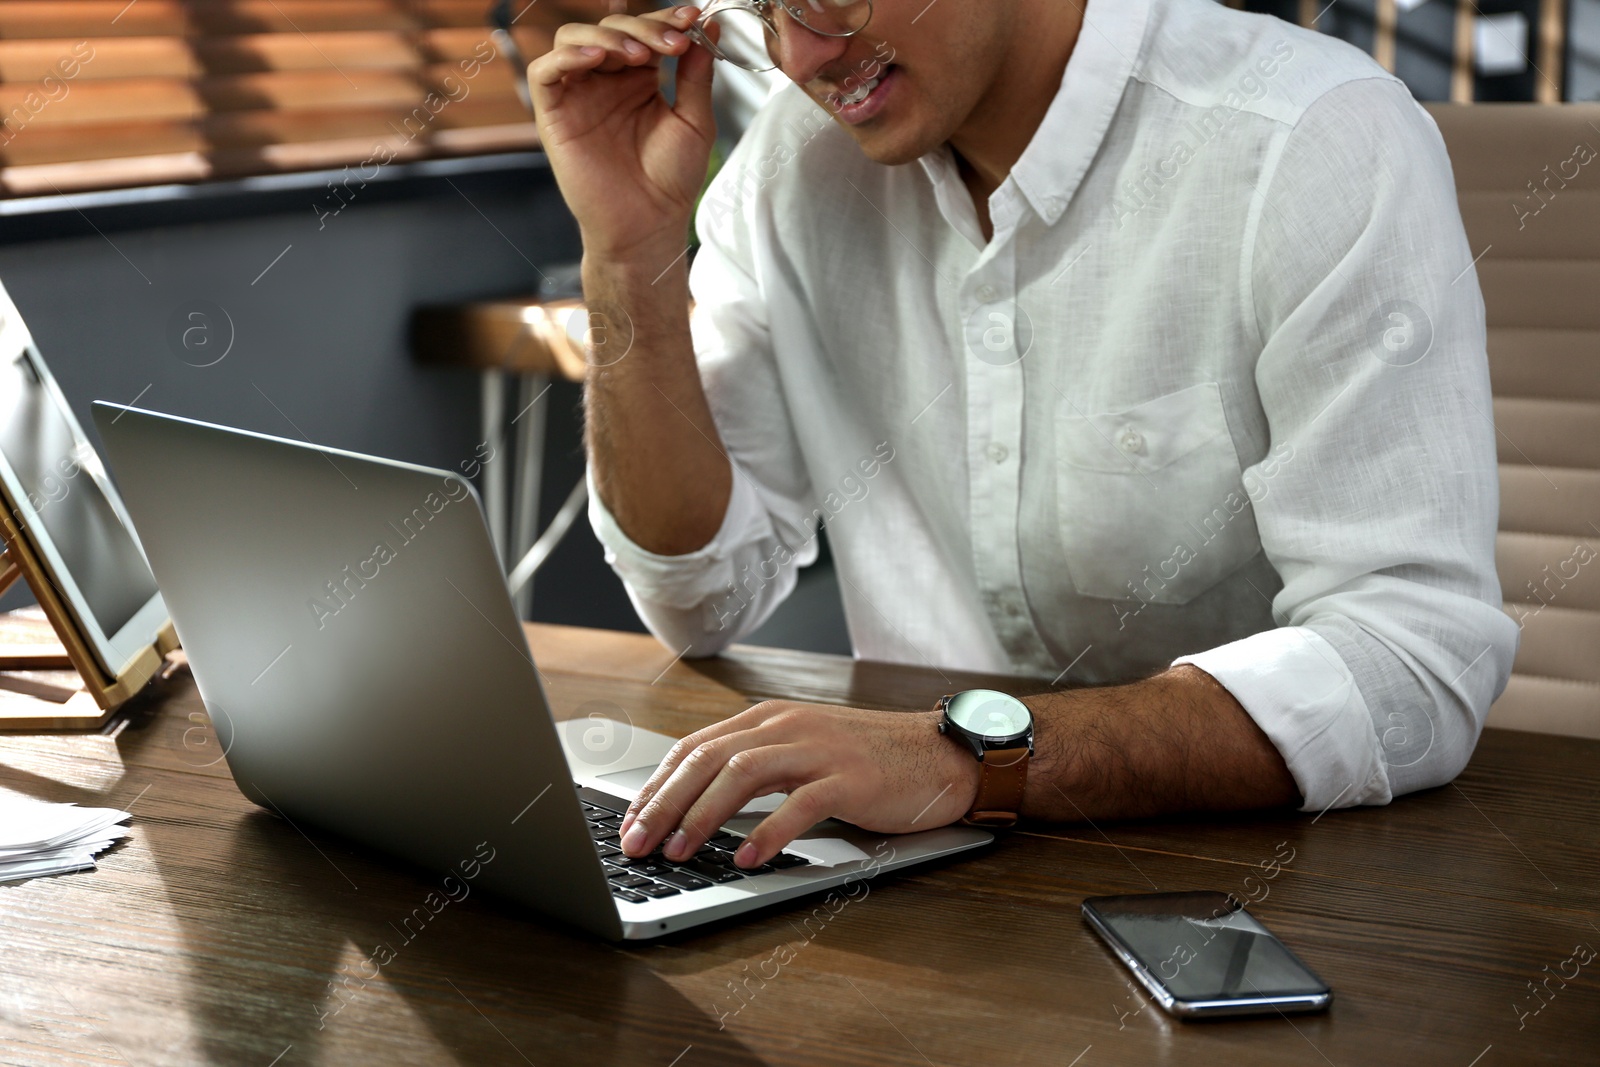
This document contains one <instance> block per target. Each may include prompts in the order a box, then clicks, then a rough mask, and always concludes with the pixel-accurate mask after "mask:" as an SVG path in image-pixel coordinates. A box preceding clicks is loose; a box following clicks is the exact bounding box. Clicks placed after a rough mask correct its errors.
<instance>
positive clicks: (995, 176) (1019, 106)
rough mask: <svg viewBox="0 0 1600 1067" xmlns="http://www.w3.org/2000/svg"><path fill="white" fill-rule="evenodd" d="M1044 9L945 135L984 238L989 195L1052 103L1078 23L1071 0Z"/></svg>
mask: <svg viewBox="0 0 1600 1067" xmlns="http://www.w3.org/2000/svg"><path fill="white" fill-rule="evenodd" d="M1050 10H1051V14H1050V15H1049V16H1045V17H1041V18H1038V19H1030V20H1029V25H1028V32H1027V33H1019V34H1018V35H1017V40H1016V42H1015V44H1014V46H1013V52H1012V55H1011V56H1010V58H1009V60H1008V62H1007V63H1006V65H1005V68H1004V69H1003V70H1002V72H1001V74H1000V76H999V77H998V78H997V79H996V80H995V83H994V84H993V85H992V86H991V87H990V89H989V91H988V92H987V93H985V94H984V96H983V99H982V100H980V101H979V102H978V106H977V107H975V108H974V109H973V110H972V114H971V115H969V116H968V117H967V121H966V122H965V123H964V124H963V125H962V126H961V128H960V129H958V130H957V131H956V132H955V133H954V134H953V135H952V136H951V137H950V147H951V148H952V149H954V151H955V155H956V166H957V168H958V170H959V171H960V173H961V179H962V181H964V182H965V183H966V186H967V190H968V192H970V193H971V194H972V203H973V206H974V207H975V208H976V209H977V212H978V221H979V223H980V224H981V225H982V227H983V236H984V238H985V240H988V239H991V238H993V237H994V227H993V225H992V224H991V223H990V221H989V197H990V195H991V194H993V193H994V191H995V190H996V189H998V188H1000V183H1001V182H1004V181H1005V180H1006V176H1007V175H1009V174H1010V173H1011V168H1012V167H1014V166H1016V164H1017V160H1019V159H1021V158H1022V153H1023V151H1024V150H1025V149H1026V148H1027V147H1028V144H1029V142H1031V141H1032V140H1033V137H1034V135H1035V134H1036V133H1037V132H1038V130H1039V126H1040V124H1041V123H1043V122H1044V117H1045V114H1046V113H1047V112H1048V111H1049V110H1050V105H1051V104H1052V103H1054V102H1055V98H1056V94H1057V93H1058V92H1059V91H1060V89H1061V79H1062V76H1063V75H1064V74H1065V73H1066V69H1067V60H1068V59H1070V58H1071V57H1072V51H1073V49H1074V48H1075V47H1076V46H1077V43H1078V31H1079V30H1080V29H1081V28H1082V26H1083V9H1082V7H1080V6H1079V5H1078V3H1076V2H1075V0H1069V2H1067V3H1061V4H1059V6H1057V3H1056V2H1053V3H1052V5H1051V8H1050Z"/></svg>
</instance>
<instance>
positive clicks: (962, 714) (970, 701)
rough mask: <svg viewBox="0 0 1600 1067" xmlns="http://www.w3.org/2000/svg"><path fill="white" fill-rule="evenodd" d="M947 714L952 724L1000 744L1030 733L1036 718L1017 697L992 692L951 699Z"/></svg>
mask: <svg viewBox="0 0 1600 1067" xmlns="http://www.w3.org/2000/svg"><path fill="white" fill-rule="evenodd" d="M945 714H946V715H948V716H949V718H950V721H951V722H953V723H955V724H956V725H957V726H959V727H961V728H962V729H963V730H966V731H967V732H968V733H973V734H977V735H978V736H980V737H982V738H984V739H985V740H987V741H999V740H1002V739H1005V738H1010V737H1017V736H1019V735H1021V734H1025V733H1027V732H1028V729H1029V728H1030V727H1031V726H1032V725H1033V716H1032V715H1031V714H1029V712H1028V706H1027V705H1026V704H1024V703H1023V702H1022V701H1020V700H1018V699H1017V698H1016V697H1014V696H1007V695H1006V694H1005V693H998V692H996V691H995V690H993V689H968V690H967V691H966V692H964V693H957V694H956V695H955V696H953V697H951V698H950V703H949V706H948V707H947V708H946V709H945Z"/></svg>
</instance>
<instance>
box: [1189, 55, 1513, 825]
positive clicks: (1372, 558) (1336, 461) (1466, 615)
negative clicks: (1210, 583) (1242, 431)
mask: <svg viewBox="0 0 1600 1067" xmlns="http://www.w3.org/2000/svg"><path fill="white" fill-rule="evenodd" d="M1252 219H1253V222H1252V232H1250V233H1248V234H1247V235H1246V241H1245V243H1244V250H1245V255H1246V257H1247V260H1246V262H1245V264H1244V267H1243V269H1242V271H1241V278H1243V279H1244V280H1245V281H1244V284H1246V285H1247V286H1248V287H1249V288H1250V290H1251V291H1250V293H1249V294H1248V297H1249V303H1248V304H1247V306H1252V307H1253V308H1254V309H1255V313H1256V319H1257V323H1256V325H1257V329H1258V331H1259V334H1260V337H1261V339H1262V347H1261V354H1260V358H1259V361H1258V363H1257V366H1256V385H1257V389H1258V392H1259V395H1260V399H1261V404H1262V408H1263V410H1264V411H1265V413H1266V416H1267V420H1268V423H1269V426H1270V430H1271V436H1272V440H1273V442H1274V448H1273V449H1272V451H1271V452H1270V453H1269V455H1270V456H1271V457H1272V458H1271V462H1270V465H1269V464H1267V463H1266V462H1264V463H1262V464H1258V465H1256V466H1255V467H1252V468H1249V469H1247V470H1246V471H1245V477H1246V480H1247V483H1248V482H1251V481H1252V480H1253V481H1254V484H1255V485H1257V486H1259V487H1261V488H1260V490H1259V491H1257V492H1256V493H1253V494H1252V495H1253V496H1254V497H1255V515H1256V522H1257V525H1258V528H1259V530H1260V535H1261V543H1262V547H1263V549H1264V551H1265V552H1266V555H1267V557H1268V559H1269V560H1270V561H1271V563H1272V564H1273V566H1274V568H1275V569H1276V570H1277V571H1278V573H1279V575H1280V577H1281V578H1282V580H1283V588H1282V589H1281V590H1280V591H1279V592H1278V593H1277V595H1276V596H1275V597H1274V598H1273V613H1274V614H1273V617H1274V619H1275V620H1276V621H1277V622H1278V624H1279V626H1278V628H1277V629H1273V630H1268V631H1264V632H1261V633H1257V634H1255V635H1253V636H1250V637H1247V638H1244V639H1242V640H1238V641H1234V642H1232V643H1230V644H1226V645H1222V646H1220V647H1217V648H1213V649H1210V650H1208V651H1204V652H1201V653H1199V654H1196V655H1189V656H1183V657H1181V658H1179V659H1177V660H1175V661H1174V662H1175V663H1192V664H1194V665H1195V666H1197V667H1199V668H1201V669H1202V670H1204V671H1206V672H1207V673H1208V674H1210V675H1212V676H1213V677H1215V678H1216V679H1217V680H1218V681H1219V682H1220V683H1221V684H1222V685H1223V686H1224V687H1225V688H1227V689H1228V691H1229V692H1230V693H1232V694H1233V696H1234V697H1235V698H1236V699H1237V700H1238V701H1239V703H1240V704H1241V705H1242V706H1243V707H1244V709H1245V710H1246V712H1248V713H1249V714H1250V716H1251V718H1252V719H1254V721H1255V722H1256V723H1257V725H1259V726H1260V727H1261V729H1262V730H1263V732H1265V733H1266V735H1267V736H1268V737H1269V738H1270V739H1271V740H1272V742H1273V744H1274V745H1275V746H1276V747H1277V748H1278V750H1279V752H1280V753H1281V754H1282V755H1283V758H1284V760H1285V762H1286V763H1287V765H1288V768H1289V770H1290V772H1291V774H1292V775H1293V776H1294V779H1295V781H1296V782H1297V783H1298V785H1299V787H1300V791H1301V794H1302V796H1303V798H1304V807H1305V809H1306V810H1309V811H1320V810H1324V809H1326V808H1329V807H1333V806H1349V805H1355V804H1382V803H1386V802H1388V801H1389V800H1390V799H1391V798H1392V797H1393V796H1396V795H1399V794H1401V793H1406V792H1409V791H1412V790H1417V789H1423V788H1427V787H1429V786H1436V785H1441V784H1443V783H1445V782H1448V781H1450V780H1451V779H1452V778H1454V777H1455V775H1456V774H1458V773H1459V772H1460V770H1461V769H1462V767H1464V766H1465V765H1466V762H1467V760H1468V759H1469V758H1470V756H1471V754H1472V750H1473V748H1474V746H1475V745H1476V743H1477V739H1478V735H1479V733H1480V731H1481V730H1482V726H1483V721H1484V718H1485V717H1486V716H1487V714H1488V710H1489V705H1490V704H1491V703H1492V702H1493V700H1494V699H1495V698H1496V697H1497V696H1498V695H1499V694H1500V692H1501V690H1503V689H1504V688H1505V684H1506V679H1507V677H1508V675H1509V673H1510V670H1511V661H1512V658H1513V656H1514V655H1515V653H1516V648H1517V636H1518V630H1517V627H1516V624H1515V623H1514V622H1513V621H1512V620H1511V619H1510V618H1509V617H1508V616H1507V615H1506V614H1505V613H1504V612H1503V611H1502V609H1501V594H1500V586H1499V582H1498V579H1497V577H1496V574H1495V567H1494V537H1495V529H1496V524H1497V519H1498V511H1499V492H1498V480H1497V467H1496V457H1495V441H1494V437H1495V431H1494V427H1493V422H1492V406H1491V404H1492V402H1491V398H1490V391H1489V377H1488V361H1487V357H1486V354H1485V343H1484V312H1483V302H1482V297H1481V295H1480V293H1479V289H1478V284H1477V277H1476V274H1475V273H1474V271H1473V269H1472V261H1473V255H1472V252H1471V250H1470V249H1469V247H1468V245H1467V240H1466V237H1465V234H1464V232H1463V229H1462V226H1461V220H1460V215H1459V211H1458V209H1457V208H1456V200H1455V188H1454V184H1453V181H1452V178H1451V172H1450V165H1449V161H1448V158H1447V156H1446V154H1445V149H1444V145H1443V142H1442V140H1441V138H1440V137H1439V135H1438V131H1437V130H1436V128H1435V127H1434V125H1433V123H1432V120H1430V119H1429V118H1428V117H1427V115H1426V114H1425V113H1424V112H1423V111H1422V110H1421V108H1419V107H1418V106H1417V105H1416V104H1415V103H1414V102H1413V101H1412V99H1411V97H1410V95H1409V93H1408V92H1407V91H1406V90H1405V88H1404V87H1403V86H1402V85H1400V84H1399V83H1397V82H1394V81H1391V80H1387V79H1372V80H1369V81H1357V82H1351V83H1347V84H1345V85H1342V86H1340V87H1339V88H1336V89H1334V90H1332V91H1330V92H1329V93H1327V94H1326V95H1324V96H1323V98H1322V99H1320V100H1319V101H1318V102H1317V103H1316V104H1314V105H1313V106H1312V107H1311V108H1309V109H1308V110H1307V112H1306V113H1305V115H1304V116H1303V117H1302V118H1301V120H1300V121H1299V122H1298V123H1297V124H1296V125H1295V127H1294V128H1293V129H1292V130H1288V131H1286V132H1285V133H1284V134H1283V135H1282V136H1281V137H1280V138H1279V139H1278V141H1277V142H1276V143H1275V144H1274V145H1273V147H1272V149H1271V152H1270V154H1269V156H1268V159H1267V161H1266V164H1265V167H1264V176H1263V180H1262V181H1261V182H1260V184H1259V185H1258V187H1257V190H1256V202H1255V205H1254V209H1253V212H1252Z"/></svg>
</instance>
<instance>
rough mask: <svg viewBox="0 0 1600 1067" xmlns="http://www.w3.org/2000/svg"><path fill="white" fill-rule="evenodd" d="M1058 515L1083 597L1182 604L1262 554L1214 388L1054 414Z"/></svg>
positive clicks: (1065, 408) (1063, 408)
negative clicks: (1119, 407) (1131, 404)
mask: <svg viewBox="0 0 1600 1067" xmlns="http://www.w3.org/2000/svg"><path fill="white" fill-rule="evenodd" d="M1056 454H1057V459H1058V462H1057V463H1056V506H1057V509H1058V513H1059V523H1060V528H1061V541H1062V549H1063V552H1064V554H1065V556H1066V561H1067V568H1068V570H1069V571H1070V572H1071V576H1072V584H1073V586H1074V587H1075V588H1076V589H1077V591H1078V592H1079V593H1080V594H1082V595H1084V596H1091V597H1101V598H1105V599H1111V600H1134V599H1138V600H1143V601H1147V602H1151V603H1156V604H1185V603H1187V602H1189V601H1190V600H1193V599H1194V598H1195V597H1196V596H1199V595H1200V594H1201V593H1203V592H1205V591H1206V590H1207V589H1209V588H1211V587H1212V586H1213V585H1215V584H1216V583H1217V582H1219V581H1221V580H1222V579H1223V578H1225V577H1227V576H1228V575H1229V574H1231V573H1232V572H1233V571H1235V570H1237V569H1238V568H1239V567H1240V566H1241V565H1242V564H1244V563H1245V562H1246V561H1247V560H1249V559H1250V558H1251V557H1253V556H1254V555H1255V554H1256V553H1257V552H1259V551H1260V549H1261V542H1260V538H1259V536H1258V535H1257V532H1256V521H1255V512H1254V510H1253V509H1252V507H1251V504H1250V497H1249V495H1248V494H1247V493H1246V492H1245V487H1244V482H1243V480H1242V471H1241V468H1240V466H1239V456H1238V453H1237V452H1236V451H1235V450H1234V447H1233V438H1232V436H1231V435H1230V434H1229V433H1228V420H1227V417H1226V415H1225V414H1224V413H1223V408H1222V394H1221V390H1219V389H1218V387H1217V385H1216V384H1215V383H1213V382H1202V383H1201V384H1199V385H1193V386H1190V387H1189V388H1187V389H1181V390H1179V391H1178V392H1176V393H1168V394H1166V395H1165V396H1159V397H1156V398H1155V399H1154V400H1149V401H1146V402H1145V403H1143V404H1139V405H1138V406H1136V407H1131V408H1128V409H1126V410H1124V411H1113V412H1106V413H1103V414H1084V413H1083V412H1082V410H1081V409H1080V408H1078V407H1075V406H1074V405H1073V404H1072V403H1070V402H1069V401H1066V400H1065V399H1063V401H1062V403H1061V405H1060V407H1059V409H1058V411H1057V415H1056Z"/></svg>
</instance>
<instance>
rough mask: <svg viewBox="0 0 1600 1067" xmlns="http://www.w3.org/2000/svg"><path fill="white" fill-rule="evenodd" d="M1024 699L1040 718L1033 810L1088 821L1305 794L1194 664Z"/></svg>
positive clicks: (1029, 804) (1294, 801) (1266, 803)
mask: <svg viewBox="0 0 1600 1067" xmlns="http://www.w3.org/2000/svg"><path fill="white" fill-rule="evenodd" d="M1025 702H1026V703H1027V704H1028V706H1029V707H1030V709H1032V711H1033V716H1034V723H1035V726H1034V758H1033V760H1032V761H1031V763H1030V766H1029V770H1028V790H1027V795H1026V796H1025V797H1024V800H1023V814H1024V815H1025V816H1026V817H1028V818H1033V819H1044V820H1051V821H1066V822H1082V821H1084V820H1086V819H1119V818H1134V817H1139V816H1146V815H1160V814H1165V813H1169V812H1182V811H1236V810H1243V809H1248V808H1269V807H1281V806H1285V805H1298V804H1299V803H1300V791H1299V789H1298V788H1297V787H1296V785H1295V781H1294V778H1293V776H1291V775H1290V773H1289V769H1288V767H1287V766H1285V764H1284V762H1283V757H1282V756H1281V755H1279V754H1278V750H1277V749H1276V748H1275V747H1274V746H1273V744H1272V742H1271V740H1270V739H1268V737H1267V735H1266V734H1265V733H1263V732H1262V731H1261V728H1260V727H1258V726H1257V725H1256V724H1255V720H1253V719H1251V718H1250V715H1249V713H1248V712H1246V711H1245V710H1244V708H1243V707H1242V706H1240V704H1239V702H1238V701H1237V700H1235V699H1234V698H1233V695H1232V694H1230V693H1229V692H1228V691H1227V690H1226V689H1224V688H1223V687H1222V685H1221V684H1219V683H1218V682H1217V680H1216V679H1214V678H1212V677H1211V675H1209V674H1207V673H1206V672H1205V671H1203V670H1201V669H1200V668H1198V667H1195V666H1193V665H1189V664H1185V665H1183V666H1180V667H1174V668H1172V669H1171V670H1167V671H1164V672H1162V673H1161V674H1159V675H1156V676H1155V677H1154V678H1148V679H1146V680H1144V681H1141V682H1135V683H1133V684H1132V685H1121V686H1109V687H1106V688H1100V689H1075V690H1069V691H1067V692H1063V693H1050V694H1046V695H1042V696H1037V697H1029V698H1027V699H1026V701H1025Z"/></svg>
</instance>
